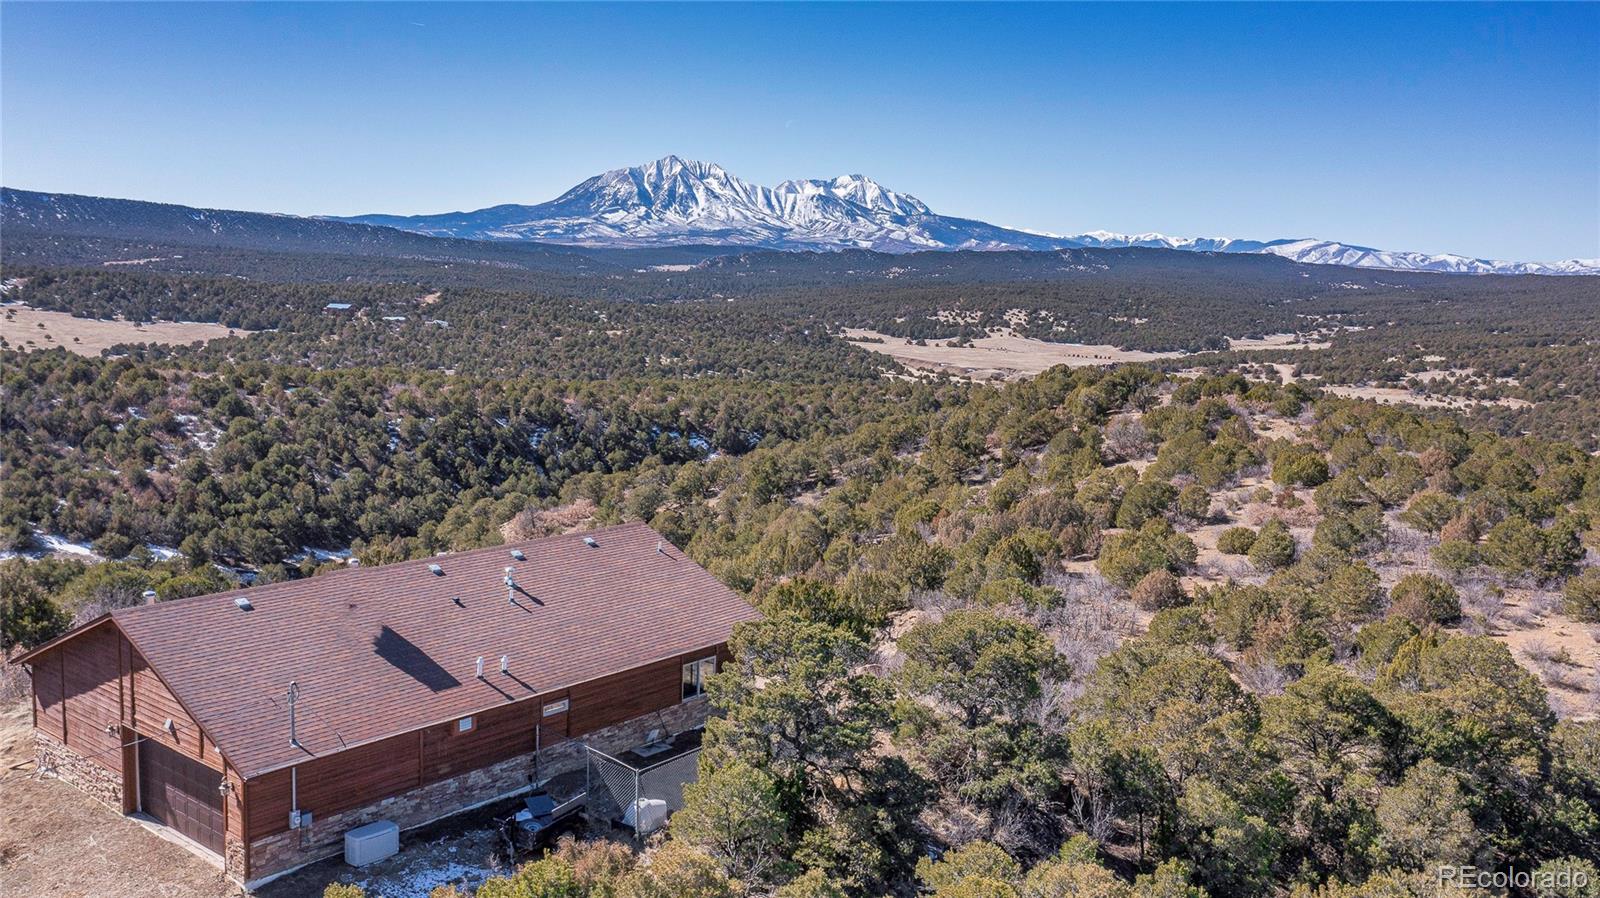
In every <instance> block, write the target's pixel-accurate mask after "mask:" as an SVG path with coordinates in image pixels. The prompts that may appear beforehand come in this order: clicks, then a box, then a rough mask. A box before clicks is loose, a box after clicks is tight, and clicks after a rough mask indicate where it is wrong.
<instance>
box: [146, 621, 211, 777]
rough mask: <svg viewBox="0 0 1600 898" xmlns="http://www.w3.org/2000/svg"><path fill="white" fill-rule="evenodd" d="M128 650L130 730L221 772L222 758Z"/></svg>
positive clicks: (159, 679) (166, 691)
mask: <svg viewBox="0 0 1600 898" xmlns="http://www.w3.org/2000/svg"><path fill="white" fill-rule="evenodd" d="M129 650H130V652H131V654H132V658H131V662H132V663H131V669H132V676H131V680H132V690H131V691H132V707H133V728H134V729H136V730H138V731H139V735H141V736H144V737H145V738H147V739H154V740H155V741H157V742H159V743H161V744H162V745H165V746H167V747H168V748H171V749H173V750H175V751H177V752H179V753H180V754H184V755H187V756H189V757H191V758H193V759H195V760H196V761H199V762H200V763H202V764H204V765H206V766H207V767H210V768H211V769H213V770H217V771H220V770H222V757H221V756H220V755H218V754H217V747H216V746H215V745H213V744H212V743H211V740H209V739H207V738H206V737H205V734H204V733H202V732H201V731H200V725H199V724H197V723H195V722H194V718H193V717H190V716H189V712H188V711H185V710H184V709H183V705H181V704H179V703H178V699H177V697H176V696H174V695H173V694H172V692H171V690H169V689H167V685H166V684H165V683H163V682H161V678H160V677H159V676H157V675H156V672H155V671H154V670H152V669H151V668H150V665H149V664H147V663H145V660H144V658H143V657H142V656H141V655H140V654H139V653H138V652H137V651H133V650H132V646H129ZM168 720H171V721H172V731H171V732H168V730H167V721H168Z"/></svg>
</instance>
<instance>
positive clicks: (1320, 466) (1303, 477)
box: [1272, 445, 1328, 486]
mask: <svg viewBox="0 0 1600 898" xmlns="http://www.w3.org/2000/svg"><path fill="white" fill-rule="evenodd" d="M1272 479H1273V481H1275V482H1276V483H1277V484H1278V485H1280V486H1317V485H1319V484H1321V483H1323V482H1324V481H1326V480H1327V479H1328V460H1327V459H1325V458H1323V457H1322V453H1321V452H1318V451H1317V449H1316V447H1314V446H1306V445H1295V446H1289V447H1287V448H1285V449H1282V450H1279V452H1278V455H1277V457H1276V458H1274V459H1273V460H1272Z"/></svg>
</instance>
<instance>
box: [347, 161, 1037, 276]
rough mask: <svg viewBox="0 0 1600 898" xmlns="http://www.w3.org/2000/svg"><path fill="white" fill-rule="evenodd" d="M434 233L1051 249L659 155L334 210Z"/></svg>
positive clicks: (890, 198) (885, 201) (615, 241)
mask: <svg viewBox="0 0 1600 898" xmlns="http://www.w3.org/2000/svg"><path fill="white" fill-rule="evenodd" d="M345 220H346V221H356V222H361V223H364V224H374V225H386V226H388V227H394V228H400V229H402V230H407V231H415V232H417V233H420V234H429V235H432V236H440V237H469V238H474V239H479V240H538V241H543V242H547V243H565V244H572V245H579V246H620V247H628V246H661V245H690V244H720V245H732V246H751V247H764V248H770V249H840V248H844V247H850V248H856V249H873V250H880V251H884V252H909V251H914V250H935V249H1055V248H1057V247H1059V246H1060V245H1061V243H1060V242H1059V241H1055V240H1051V239H1048V238H1043V237H1036V236H1033V235H1029V234H1024V233H1022V232H1020V231H1010V230H1007V229H1005V228H997V227H995V226H993V225H988V224H984V223H983V222H981V221H967V220H965V219H960V218H949V217H946V216H942V215H935V214H934V213H933V212H932V211H931V210H930V209H929V208H928V207H927V206H926V205H925V204H923V202H922V201H921V200H918V199H917V198H915V197H912V196H907V195H905V194H901V193H896V192H894V191H892V190H889V189H887V188H885V187H883V186H882V185H880V184H878V183H877V182H875V181H873V180H872V179H870V178H866V177H863V176H861V175H846V176H843V177H838V178H834V179H832V180H828V181H820V180H811V181H785V182H783V183H782V184H779V185H778V186H777V187H763V186H760V185H757V184H751V183H750V182H748V181H744V180H741V179H739V178H737V177H735V176H733V175H731V174H729V173H728V172H727V171H726V170H725V169H723V167H722V166H720V165H716V164H714V163H707V162H695V161H691V160H685V159H680V158H678V157H677V156H667V157H666V158H664V159H658V160H656V161H655V162H651V163H648V164H646V165H638V166H634V167H633V168H619V169H616V170H614V171H608V172H606V173H604V174H600V175H596V176H594V177H592V178H590V179H588V180H587V181H584V182H583V183H581V184H579V185H578V186H576V187H574V188H572V189H571V190H568V191H567V192H566V193H563V194H562V195H561V196H559V197H556V198H555V199H554V200H551V201H550V202H548V203H540V204H539V205H536V206H517V205H507V206H492V207H490V208H488V209H479V210H478V211H476V212H453V213H447V214H443V215H415V216H395V215H361V216H356V217H353V218H348V219H345Z"/></svg>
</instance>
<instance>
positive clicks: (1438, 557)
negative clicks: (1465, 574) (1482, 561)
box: [1430, 539, 1478, 574]
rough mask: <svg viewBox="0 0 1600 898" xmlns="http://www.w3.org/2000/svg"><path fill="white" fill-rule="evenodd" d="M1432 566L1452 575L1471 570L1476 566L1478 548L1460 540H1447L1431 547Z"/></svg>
mask: <svg viewBox="0 0 1600 898" xmlns="http://www.w3.org/2000/svg"><path fill="white" fill-rule="evenodd" d="M1430 554H1431V555H1432V556H1433V562H1434V564H1437V565H1438V566H1440V567H1442V568H1444V569H1445V570H1447V571H1450V572H1452V573H1457V574H1459V573H1461V572H1462V571H1467V570H1471V569H1472V568H1473V567H1475V566H1476V565H1477V564H1478V547H1477V546H1474V545H1473V544H1472V543H1469V542H1467V541H1466V540H1461V539H1447V540H1445V541H1444V542H1442V543H1440V544H1438V545H1437V546H1434V547H1433V552H1431V553H1430Z"/></svg>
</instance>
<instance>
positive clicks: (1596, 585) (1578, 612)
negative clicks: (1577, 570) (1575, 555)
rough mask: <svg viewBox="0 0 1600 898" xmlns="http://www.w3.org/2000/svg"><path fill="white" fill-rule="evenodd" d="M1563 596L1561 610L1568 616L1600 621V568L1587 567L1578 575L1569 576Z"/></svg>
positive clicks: (1585, 620) (1576, 618)
mask: <svg viewBox="0 0 1600 898" xmlns="http://www.w3.org/2000/svg"><path fill="white" fill-rule="evenodd" d="M1561 596H1562V602H1561V610H1562V612H1564V613H1565V614H1566V615H1567V616H1568V617H1570V618H1572V619H1573V620H1581V621H1584V622H1585V623H1591V624H1593V623H1600V568H1593V567H1591V568H1585V569H1584V571H1583V573H1581V574H1578V575H1577V576H1576V577H1568V578H1567V586H1566V588H1565V589H1563V590H1562V592H1561Z"/></svg>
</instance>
